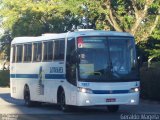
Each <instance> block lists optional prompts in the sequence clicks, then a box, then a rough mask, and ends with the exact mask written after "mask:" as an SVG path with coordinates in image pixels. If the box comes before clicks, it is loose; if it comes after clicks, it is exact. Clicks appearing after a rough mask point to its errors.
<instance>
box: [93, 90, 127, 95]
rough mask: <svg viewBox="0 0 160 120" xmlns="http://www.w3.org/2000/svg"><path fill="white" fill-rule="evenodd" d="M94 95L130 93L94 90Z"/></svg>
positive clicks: (125, 91)
mask: <svg viewBox="0 0 160 120" xmlns="http://www.w3.org/2000/svg"><path fill="white" fill-rule="evenodd" d="M92 92H93V93H94V94H121V93H129V92H130V91H129V90H93V91H92Z"/></svg>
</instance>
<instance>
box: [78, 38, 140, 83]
mask: <svg viewBox="0 0 160 120" xmlns="http://www.w3.org/2000/svg"><path fill="white" fill-rule="evenodd" d="M77 45H78V53H79V58H80V62H79V65H78V72H79V80H80V81H96V82H101V81H112V82H114V81H123V80H125V81H126V80H133V79H136V77H137V75H138V74H137V73H138V71H137V69H136V56H135V49H134V40H133V38H121V37H120V38H116V37H109V38H107V37H79V38H78V39H77Z"/></svg>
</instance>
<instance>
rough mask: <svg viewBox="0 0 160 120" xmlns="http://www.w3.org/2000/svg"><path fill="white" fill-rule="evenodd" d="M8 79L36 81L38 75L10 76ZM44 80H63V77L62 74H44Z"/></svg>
mask: <svg viewBox="0 0 160 120" xmlns="http://www.w3.org/2000/svg"><path fill="white" fill-rule="evenodd" d="M10 78H35V79H38V74H10ZM45 79H65V75H64V74H45Z"/></svg>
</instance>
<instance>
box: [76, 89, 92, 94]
mask: <svg viewBox="0 0 160 120" xmlns="http://www.w3.org/2000/svg"><path fill="white" fill-rule="evenodd" d="M78 91H79V92H83V93H90V94H91V93H92V90H91V89H89V88H81V87H79V88H78Z"/></svg>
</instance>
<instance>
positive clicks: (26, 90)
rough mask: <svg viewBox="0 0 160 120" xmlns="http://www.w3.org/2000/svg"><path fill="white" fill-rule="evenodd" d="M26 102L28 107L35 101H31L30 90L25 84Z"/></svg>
mask: <svg viewBox="0 0 160 120" xmlns="http://www.w3.org/2000/svg"><path fill="white" fill-rule="evenodd" d="M24 102H25V105H26V106H27V107H32V106H33V101H31V99H30V91H29V88H28V86H25V89H24Z"/></svg>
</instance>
